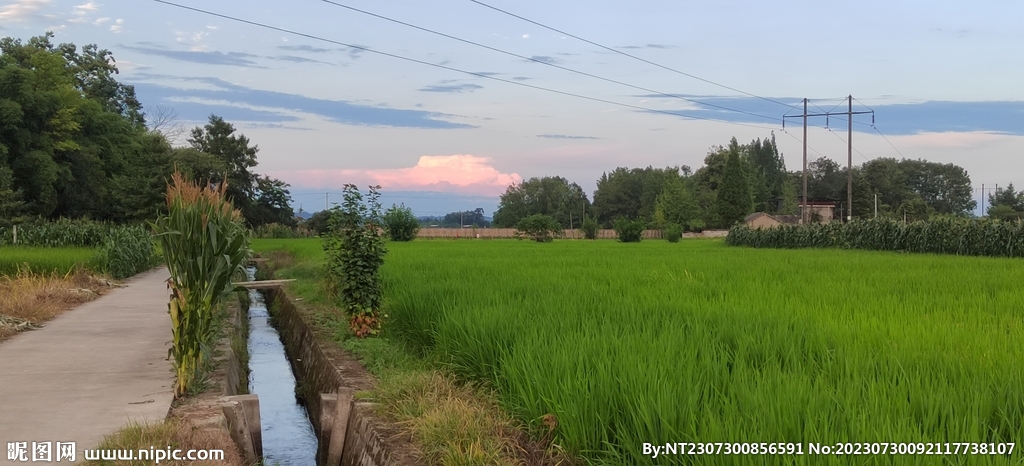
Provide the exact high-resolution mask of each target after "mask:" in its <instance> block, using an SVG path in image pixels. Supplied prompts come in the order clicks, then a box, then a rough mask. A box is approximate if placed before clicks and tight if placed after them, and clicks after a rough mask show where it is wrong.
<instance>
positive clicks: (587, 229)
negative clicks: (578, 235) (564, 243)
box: [583, 216, 600, 239]
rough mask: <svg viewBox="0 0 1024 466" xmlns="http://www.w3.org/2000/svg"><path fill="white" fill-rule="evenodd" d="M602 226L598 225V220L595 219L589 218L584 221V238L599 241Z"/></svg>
mask: <svg viewBox="0 0 1024 466" xmlns="http://www.w3.org/2000/svg"><path fill="white" fill-rule="evenodd" d="M598 228H600V225H598V223H597V219H596V218H594V217H590V216H587V217H586V218H584V219H583V237H584V238H586V239H597V230H598Z"/></svg>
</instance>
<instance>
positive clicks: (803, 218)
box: [800, 97, 808, 225]
mask: <svg viewBox="0 0 1024 466" xmlns="http://www.w3.org/2000/svg"><path fill="white" fill-rule="evenodd" d="M807 220H808V219H807V98H806V97H804V199H803V206H802V207H800V223H802V224H804V225H807Z"/></svg>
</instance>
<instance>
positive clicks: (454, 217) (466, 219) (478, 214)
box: [441, 207, 491, 228]
mask: <svg viewBox="0 0 1024 466" xmlns="http://www.w3.org/2000/svg"><path fill="white" fill-rule="evenodd" d="M441 226H443V227H449V228H452V227H457V228H462V227H463V226H471V227H478V228H486V227H489V226H491V222H488V221H487V219H486V218H485V217H484V209H481V208H479V207H477V208H476V209H473V210H463V211H461V212H449V213H447V214H445V216H444V218H442V219H441Z"/></svg>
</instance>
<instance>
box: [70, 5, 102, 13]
mask: <svg viewBox="0 0 1024 466" xmlns="http://www.w3.org/2000/svg"><path fill="white" fill-rule="evenodd" d="M99 9H100V6H99V4H97V3H96V2H89V3H84V4H81V5H78V6H76V7H75V13H76V14H84V13H85V12H88V11H97V10H99ZM79 12H81V13H79Z"/></svg>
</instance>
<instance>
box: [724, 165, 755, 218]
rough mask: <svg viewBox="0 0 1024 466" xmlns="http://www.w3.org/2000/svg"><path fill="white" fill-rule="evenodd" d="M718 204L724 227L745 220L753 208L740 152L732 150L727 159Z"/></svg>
mask: <svg viewBox="0 0 1024 466" xmlns="http://www.w3.org/2000/svg"><path fill="white" fill-rule="evenodd" d="M716 204H717V207H718V216H719V221H720V222H721V223H720V226H723V227H731V226H732V225H734V224H735V223H737V222H739V221H741V220H743V218H744V217H746V216H747V214H749V213H750V212H751V211H752V209H753V206H752V205H751V197H750V185H749V184H748V182H747V178H746V175H745V174H744V173H743V165H741V162H740V157H739V154H737V153H736V152H735V151H731V152H730V153H729V157H728V158H727V159H726V162H725V170H724V171H723V173H722V183H721V187H720V188H719V189H718V196H717V202H716Z"/></svg>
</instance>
